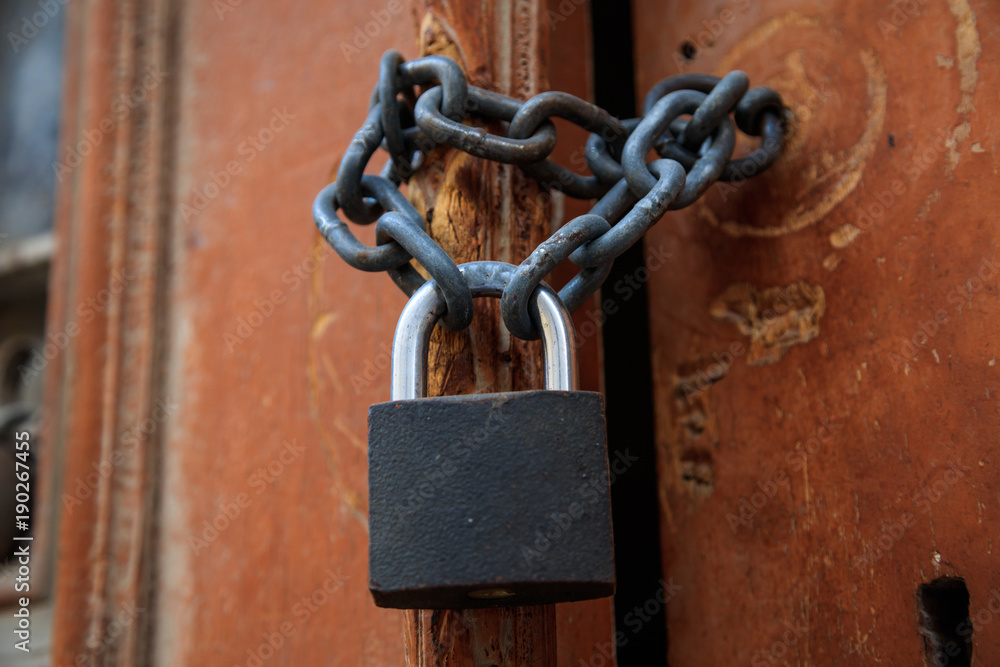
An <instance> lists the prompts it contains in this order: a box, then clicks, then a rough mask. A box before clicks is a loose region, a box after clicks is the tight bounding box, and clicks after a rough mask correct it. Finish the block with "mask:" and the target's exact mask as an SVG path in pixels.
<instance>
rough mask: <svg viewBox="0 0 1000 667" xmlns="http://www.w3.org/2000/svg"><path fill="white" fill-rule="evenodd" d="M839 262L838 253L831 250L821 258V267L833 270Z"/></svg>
mask: <svg viewBox="0 0 1000 667" xmlns="http://www.w3.org/2000/svg"><path fill="white" fill-rule="evenodd" d="M839 264H840V255H838V254H837V253H835V252H831V253H830V254H829V255H827V256H826V257H824V258H823V268H824V269H826V270H827V271H833V270H834V269H835V268H837V265H839Z"/></svg>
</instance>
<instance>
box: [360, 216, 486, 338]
mask: <svg viewBox="0 0 1000 667" xmlns="http://www.w3.org/2000/svg"><path fill="white" fill-rule="evenodd" d="M375 240H376V242H377V243H378V244H379V245H382V244H388V243H389V242H391V241H395V242H396V243H398V244H399V245H401V246H403V248H405V249H406V251H407V252H408V253H410V254H411V255H412V256H413V258H414V259H416V260H417V261H418V262H420V264H421V266H423V267H424V268H425V269H427V273H429V274H431V277H432V278H433V279H434V280H436V281H437V285H438V289H440V290H441V294H442V296H443V297H444V301H445V304H446V308H445V312H444V317H443V319H442V323H443V324H444V326H445V327H446V328H448V329H451V330H452V331H461V330H462V329H465V328H466V327H467V326H469V324H471V323H472V294H471V293H470V292H469V288H468V287H467V286H466V284H465V280H463V279H462V274H461V273H460V272H459V270H458V266H457V265H456V264H455V262H454V261H453V260H452V259H451V257H449V256H448V253H446V252H445V251H444V249H443V248H442V247H441V246H439V245H438V244H437V243H435V242H434V239H432V238H431V237H430V236H428V235H427V232H425V231H424V230H423V229H422V228H420V227H418V226H415V225H414V224H413V222H412V221H411V220H409V219H407V218H406V217H405V216H403V215H401V214H399V213H395V212H391V211H390V212H387V213H384V214H383V215H382V217H381V218H379V220H378V224H377V225H376V226H375ZM389 275H390V276H391V277H392V278H393V280H396V282H397V284H398V283H399V282H400V280H403V281H407V282H409V281H413V280H415V278H414V276H415V275H416V276H417V277H419V274H418V273H417V271H416V269H414V268H413V266H412V265H411V264H409V263H407V264H404V265H402V266H400V267H398V268H393V269H390V270H389ZM420 281H421V283H422V282H423V279H422V278H420Z"/></svg>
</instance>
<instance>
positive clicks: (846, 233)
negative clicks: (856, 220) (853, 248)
mask: <svg viewBox="0 0 1000 667" xmlns="http://www.w3.org/2000/svg"><path fill="white" fill-rule="evenodd" d="M859 236H861V230H860V229H858V228H857V227H855V226H854V225H852V224H851V223H847V224H846V225H843V226H841V227H839V228H838V229H836V230H834V231H833V232H831V233H830V245H832V246H833V247H834V248H838V249H839V248H846V247H847V246H849V245H851V243H852V242H853V241H854V239H856V238H858V237H859Z"/></svg>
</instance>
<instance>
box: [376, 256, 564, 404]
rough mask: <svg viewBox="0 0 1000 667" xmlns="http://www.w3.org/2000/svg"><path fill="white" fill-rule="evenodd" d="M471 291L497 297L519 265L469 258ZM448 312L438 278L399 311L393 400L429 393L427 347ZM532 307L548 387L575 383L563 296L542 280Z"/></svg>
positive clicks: (465, 268) (465, 272) (466, 270)
mask: <svg viewBox="0 0 1000 667" xmlns="http://www.w3.org/2000/svg"><path fill="white" fill-rule="evenodd" d="M458 269H459V271H461V273H462V277H463V278H464V279H465V282H466V283H467V284H468V285H469V290H470V291H471V292H472V296H473V297H480V296H492V297H497V298H499V297H500V295H501V294H503V290H504V287H506V286H507V283H508V282H510V279H511V278H513V276H514V272H515V271H516V269H517V267H516V266H514V265H513V264H507V263H505V262H469V263H467V264H462V265H461V266H459V267H458ZM444 312H445V301H444V298H443V297H442V296H441V292H440V291H439V290H438V288H437V285H436V283H435V281H434V280H429V281H427V282H426V283H424V285H423V286H422V287H420V288H419V289H418V290H417V291H416V292H414V293H413V296H411V297H410V300H409V301H408V302H407V304H406V307H404V308H403V312H402V313H401V314H400V316H399V323H398V324H397V325H396V334H395V337H394V338H393V341H392V389H391V392H390V398H391V400H393V401H398V400H412V399H415V398H423V397H424V396H425V395H426V393H427V352H428V349H429V345H430V339H431V331H433V330H434V325H435V324H437V322H438V320H439V319H440V318H441V316H442V315H443V314H444ZM529 312H530V313H531V315H532V318H533V319H535V320H536V326H537V327H538V331H539V332H540V333H541V338H542V361H543V367H544V369H545V388H546V389H554V390H560V391H573V390H575V389H576V387H577V385H576V382H577V378H576V346H575V345H574V341H573V320H572V319H571V318H570V314H569V311H568V310H567V309H566V306H565V304H563V302H562V301H561V300H560V299H559V296H558V295H557V294H556V293H555V292H554V291H553V290H552V288H551V287H549V286H548V285H546V284H545V283H544V282H543V283H540V284H539V285H538V287H537V288H536V289H535V291H534V293H533V294H532V296H531V302H530V304H529Z"/></svg>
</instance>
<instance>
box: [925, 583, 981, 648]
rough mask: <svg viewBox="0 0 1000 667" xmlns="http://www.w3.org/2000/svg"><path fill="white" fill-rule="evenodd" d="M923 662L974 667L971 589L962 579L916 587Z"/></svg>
mask: <svg viewBox="0 0 1000 667" xmlns="http://www.w3.org/2000/svg"><path fill="white" fill-rule="evenodd" d="M917 608H918V609H919V610H920V632H921V634H922V635H923V637H924V659H925V661H926V664H927V665H929V666H933V667H944V666H945V665H947V667H969V665H971V664H972V622H971V621H970V620H969V589H968V588H967V587H966V585H965V580H964V579H962V578H961V577H940V578H938V579H935V580H933V581H930V582H928V583H926V584H920V586H919V587H918V588H917Z"/></svg>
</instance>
